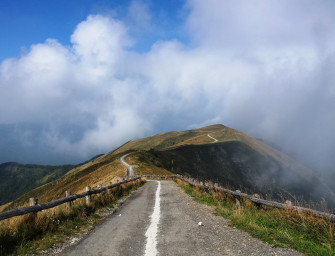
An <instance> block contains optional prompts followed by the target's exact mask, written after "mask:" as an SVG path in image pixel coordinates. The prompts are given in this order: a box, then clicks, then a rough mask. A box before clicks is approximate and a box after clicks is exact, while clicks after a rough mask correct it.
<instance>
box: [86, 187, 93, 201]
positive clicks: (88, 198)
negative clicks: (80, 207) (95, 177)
mask: <svg viewBox="0 0 335 256" xmlns="http://www.w3.org/2000/svg"><path fill="white" fill-rule="evenodd" d="M88 191H91V187H90V186H87V187H86V192H88ZM91 202H92V200H91V195H87V196H86V204H90V203H91Z"/></svg>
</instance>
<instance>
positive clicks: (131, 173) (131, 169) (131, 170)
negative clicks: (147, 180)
mask: <svg viewBox="0 0 335 256" xmlns="http://www.w3.org/2000/svg"><path fill="white" fill-rule="evenodd" d="M130 154H132V153H128V154H125V155H123V156H122V157H120V159H119V160H120V162H121V163H122V164H123V165H124V167H126V168H127V176H135V171H134V168H136V167H138V166H137V165H130V164H128V163H127V162H126V161H125V160H124V159H125V158H126V157H127V156H129V155H130Z"/></svg>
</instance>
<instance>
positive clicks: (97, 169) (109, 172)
mask: <svg viewBox="0 0 335 256" xmlns="http://www.w3.org/2000/svg"><path fill="white" fill-rule="evenodd" d="M119 157H120V155H113V156H109V157H106V158H104V159H103V160H102V159H101V157H98V158H96V159H94V160H93V161H90V162H87V163H85V164H83V165H81V166H79V167H77V168H75V169H73V170H71V171H70V172H68V173H67V174H66V175H64V176H63V177H61V178H59V179H57V180H55V181H53V182H50V183H47V184H45V185H43V186H40V187H38V188H36V189H33V190H31V191H30V192H28V193H26V194H24V195H23V196H21V197H19V198H18V199H16V200H15V201H13V202H11V203H9V204H7V205H6V207H2V210H8V209H10V208H16V207H19V206H22V205H24V204H27V202H28V201H29V198H31V197H36V198H38V200H39V203H44V202H48V201H51V200H55V199H58V198H61V197H64V196H65V191H66V190H71V192H72V193H81V192H84V191H85V188H86V186H91V187H92V188H94V187H96V186H97V184H102V185H104V186H105V185H107V183H108V182H109V181H112V182H115V181H116V179H117V177H116V176H120V175H125V174H126V169H125V167H124V166H123V165H122V164H121V163H120V162H119V160H118V159H119Z"/></svg>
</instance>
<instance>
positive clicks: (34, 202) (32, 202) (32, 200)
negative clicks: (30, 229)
mask: <svg viewBox="0 0 335 256" xmlns="http://www.w3.org/2000/svg"><path fill="white" fill-rule="evenodd" d="M37 204H38V199H37V198H34V197H32V198H29V205H30V206H35V205H37ZM31 216H32V218H34V219H35V218H36V216H37V212H33V213H32V214H31Z"/></svg>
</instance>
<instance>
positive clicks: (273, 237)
mask: <svg viewBox="0 0 335 256" xmlns="http://www.w3.org/2000/svg"><path fill="white" fill-rule="evenodd" d="M178 183H180V185H181V186H182V187H183V188H184V189H185V191H186V192H187V193H188V194H190V195H191V196H192V197H194V199H195V200H196V201H198V202H200V203H204V204H207V205H212V206H215V212H216V214H217V215H220V216H223V217H224V218H227V219H229V220H230V221H231V225H233V226H235V227H238V228H240V229H242V230H245V231H247V232H249V233H250V234H251V235H252V236H254V237H256V238H259V239H261V240H263V241H265V242H268V243H271V244H273V245H274V246H279V247H291V248H293V249H295V250H297V251H300V252H303V253H305V254H307V255H328V256H329V255H335V239H334V237H335V231H334V228H335V223H334V222H330V221H329V220H327V219H323V218H319V217H316V216H314V215H313V214H311V212H309V211H303V212H298V211H296V210H294V209H292V208H285V209H276V208H272V207H266V206H257V205H255V204H253V203H252V202H251V201H249V200H247V199H245V200H242V202H241V205H240V206H238V205H236V203H235V198H234V197H233V196H232V195H230V194H226V193H223V192H214V191H210V192H206V191H204V190H201V189H199V187H191V186H189V185H188V184H185V182H179V181H178Z"/></svg>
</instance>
